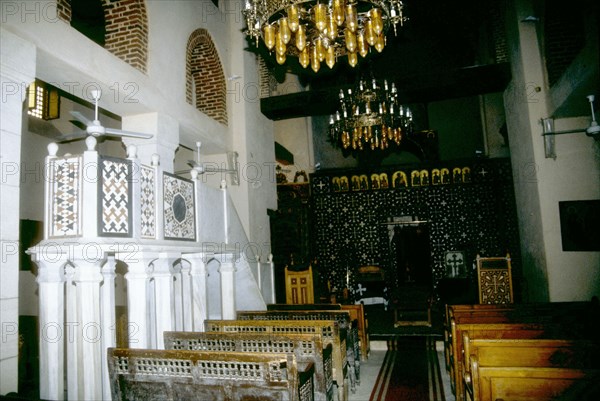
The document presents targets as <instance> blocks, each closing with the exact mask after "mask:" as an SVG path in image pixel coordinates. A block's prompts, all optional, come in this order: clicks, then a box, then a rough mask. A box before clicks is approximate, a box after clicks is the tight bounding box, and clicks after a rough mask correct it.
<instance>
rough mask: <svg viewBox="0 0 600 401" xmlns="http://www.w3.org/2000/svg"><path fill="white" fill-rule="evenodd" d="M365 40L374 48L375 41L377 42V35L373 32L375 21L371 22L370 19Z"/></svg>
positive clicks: (367, 23)
mask: <svg viewBox="0 0 600 401" xmlns="http://www.w3.org/2000/svg"><path fill="white" fill-rule="evenodd" d="M365 39H366V40H367V43H368V44H369V45H371V46H374V45H375V41H376V40H377V35H376V34H375V31H374V30H373V21H371V20H370V19H368V20H367V21H366V22H365Z"/></svg>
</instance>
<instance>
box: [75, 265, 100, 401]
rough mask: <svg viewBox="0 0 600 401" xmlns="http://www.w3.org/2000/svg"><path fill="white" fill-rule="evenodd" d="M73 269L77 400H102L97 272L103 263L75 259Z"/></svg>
mask: <svg viewBox="0 0 600 401" xmlns="http://www.w3.org/2000/svg"><path fill="white" fill-rule="evenodd" d="M73 263H74V265H75V276H74V281H75V286H76V291H77V305H78V308H79V311H78V312H79V313H78V319H77V326H76V329H77V335H78V336H80V337H79V338H78V341H79V353H78V357H79V358H78V360H77V366H78V368H79V369H78V373H79V378H80V379H79V384H80V386H79V389H78V390H79V395H78V397H77V398H75V397H73V398H72V397H71V395H69V398H70V399H71V398H72V399H80V400H100V399H102V395H103V393H102V369H100V367H101V366H102V352H103V351H104V352H106V351H105V350H103V349H102V336H103V333H102V324H101V313H100V283H101V282H102V274H101V273H100V268H101V266H102V264H103V263H104V260H102V259H92V258H88V257H78V258H76V259H74V260H73Z"/></svg>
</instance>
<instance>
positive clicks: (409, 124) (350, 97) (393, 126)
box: [329, 78, 413, 151]
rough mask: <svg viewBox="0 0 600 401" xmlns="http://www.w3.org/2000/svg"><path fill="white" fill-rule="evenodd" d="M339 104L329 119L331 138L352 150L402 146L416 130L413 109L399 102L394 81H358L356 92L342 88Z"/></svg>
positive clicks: (336, 143) (337, 144)
mask: <svg viewBox="0 0 600 401" xmlns="http://www.w3.org/2000/svg"><path fill="white" fill-rule="evenodd" d="M339 100H340V107H339V109H338V110H337V112H336V113H335V115H332V116H331V117H330V120H329V133H330V140H331V142H332V143H333V144H334V145H335V146H339V147H341V148H342V149H351V150H353V151H354V150H365V149H370V150H376V149H379V150H385V149H387V148H388V147H389V146H390V145H392V144H395V145H397V146H400V144H401V143H402V139H403V138H404V137H405V135H410V134H411V133H412V132H413V121H412V112H411V111H410V109H409V108H408V107H406V106H403V105H401V104H400V103H399V101H398V90H397V89H396V85H394V83H392V84H391V86H390V85H388V82H387V81H383V85H382V84H381V82H380V81H377V80H376V79H374V78H373V79H371V81H365V80H364V79H361V80H359V82H358V85H357V87H356V88H355V90H354V92H353V91H352V89H348V90H347V92H346V93H344V90H342V89H341V90H340V94H339Z"/></svg>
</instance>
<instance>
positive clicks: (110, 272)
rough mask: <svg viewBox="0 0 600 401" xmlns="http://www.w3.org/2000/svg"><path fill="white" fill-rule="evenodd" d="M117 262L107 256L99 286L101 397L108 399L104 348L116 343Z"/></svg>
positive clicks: (108, 382)
mask: <svg viewBox="0 0 600 401" xmlns="http://www.w3.org/2000/svg"><path fill="white" fill-rule="evenodd" d="M116 266H117V263H116V261H115V257H114V256H109V257H108V259H107V261H106V263H105V264H104V266H102V277H103V279H104V282H103V283H102V287H100V300H101V309H100V315H101V319H102V320H101V322H102V399H103V400H110V399H111V398H112V395H111V392H110V378H109V376H108V362H107V359H106V358H107V355H106V349H107V348H109V347H115V346H116V345H117V335H116V329H117V324H116V323H117V319H116V316H115V314H116V312H115V276H116V274H115V268H116Z"/></svg>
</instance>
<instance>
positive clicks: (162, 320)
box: [152, 252, 181, 349]
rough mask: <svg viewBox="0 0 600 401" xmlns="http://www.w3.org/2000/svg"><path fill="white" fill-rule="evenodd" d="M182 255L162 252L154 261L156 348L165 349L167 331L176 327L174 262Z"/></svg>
mask: <svg viewBox="0 0 600 401" xmlns="http://www.w3.org/2000/svg"><path fill="white" fill-rule="evenodd" d="M180 256H181V254H180V253H176V252H161V253H159V255H158V259H156V260H155V261H154V262H153V265H154V269H153V272H152V278H153V280H154V301H155V316H156V327H155V333H154V335H155V338H156V348H157V349H164V348H165V344H164V337H163V333H164V332H165V331H172V330H174V328H175V325H174V323H175V322H174V320H175V309H174V307H175V305H174V303H173V295H174V291H173V273H172V266H173V262H175V260H176V259H178V258H179V257H180Z"/></svg>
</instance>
